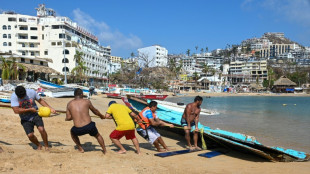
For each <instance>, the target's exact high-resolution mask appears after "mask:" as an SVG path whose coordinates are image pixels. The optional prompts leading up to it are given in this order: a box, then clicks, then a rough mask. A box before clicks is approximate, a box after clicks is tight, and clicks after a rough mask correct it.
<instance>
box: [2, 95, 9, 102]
mask: <svg viewBox="0 0 310 174" xmlns="http://www.w3.org/2000/svg"><path fill="white" fill-rule="evenodd" d="M0 102H2V103H11V97H10V96H8V95H0Z"/></svg>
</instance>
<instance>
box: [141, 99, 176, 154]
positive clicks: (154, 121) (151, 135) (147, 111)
mask: <svg viewBox="0 0 310 174" xmlns="http://www.w3.org/2000/svg"><path fill="white" fill-rule="evenodd" d="M156 109H157V102H156V101H151V102H150V104H149V106H148V107H146V108H144V109H143V110H142V111H141V112H140V113H139V115H140V118H141V119H142V120H143V121H144V122H143V123H139V126H140V127H139V128H137V132H138V134H140V135H141V136H142V137H143V138H145V139H146V140H148V141H149V142H150V143H151V144H154V146H155V148H156V149H157V151H158V152H164V151H169V149H168V147H167V145H166V144H165V142H164V140H163V139H162V138H161V136H160V134H159V133H158V132H157V131H156V130H155V129H154V126H169V127H171V128H173V127H174V125H173V124H168V123H166V122H163V121H161V120H160V119H159V118H158V117H157V115H156V113H155V111H156ZM159 144H161V145H162V146H163V148H164V149H161V148H160V145H159Z"/></svg>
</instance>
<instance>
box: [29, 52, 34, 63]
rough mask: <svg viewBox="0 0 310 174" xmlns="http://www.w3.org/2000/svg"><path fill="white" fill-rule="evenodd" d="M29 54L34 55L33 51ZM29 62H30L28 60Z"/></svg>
mask: <svg viewBox="0 0 310 174" xmlns="http://www.w3.org/2000/svg"><path fill="white" fill-rule="evenodd" d="M31 56H34V52H33V51H31ZM30 63H31V62H30ZM32 63H33V61H32Z"/></svg>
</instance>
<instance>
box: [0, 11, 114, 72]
mask: <svg viewBox="0 0 310 174" xmlns="http://www.w3.org/2000/svg"><path fill="white" fill-rule="evenodd" d="M0 23H1V28H0V51H1V52H7V53H12V54H14V55H19V56H21V57H23V56H24V57H27V58H29V59H35V58H49V59H51V60H52V62H49V63H48V65H49V67H51V68H53V69H55V70H56V71H58V72H60V73H62V74H67V75H70V72H71V70H72V69H73V68H74V67H76V66H77V62H76V60H75V59H74V55H75V54H76V51H79V52H82V53H83V57H82V61H83V62H84V63H85V66H86V67H87V70H86V75H87V76H89V77H98V78H100V77H102V76H103V75H104V74H105V73H106V72H107V71H108V68H109V67H108V65H109V60H110V55H111V48H110V47H109V46H108V47H103V46H100V45H99V43H98V38H97V37H96V36H94V35H93V34H91V33H90V32H88V31H87V30H85V29H83V28H82V27H80V26H79V25H78V24H77V23H76V22H73V21H72V20H70V19H69V18H68V17H58V16H56V13H55V11H54V10H52V9H48V8H45V6H44V5H39V7H38V8H37V16H29V15H22V14H17V13H13V12H5V13H3V14H0Z"/></svg>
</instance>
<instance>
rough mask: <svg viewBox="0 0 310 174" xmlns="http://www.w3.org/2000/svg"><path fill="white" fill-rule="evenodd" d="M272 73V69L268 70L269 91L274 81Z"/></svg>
mask: <svg viewBox="0 0 310 174" xmlns="http://www.w3.org/2000/svg"><path fill="white" fill-rule="evenodd" d="M274 74H275V73H274V71H273V69H272V68H269V69H268V87H269V89H271V85H272V83H271V82H272V81H273V80H274Z"/></svg>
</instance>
